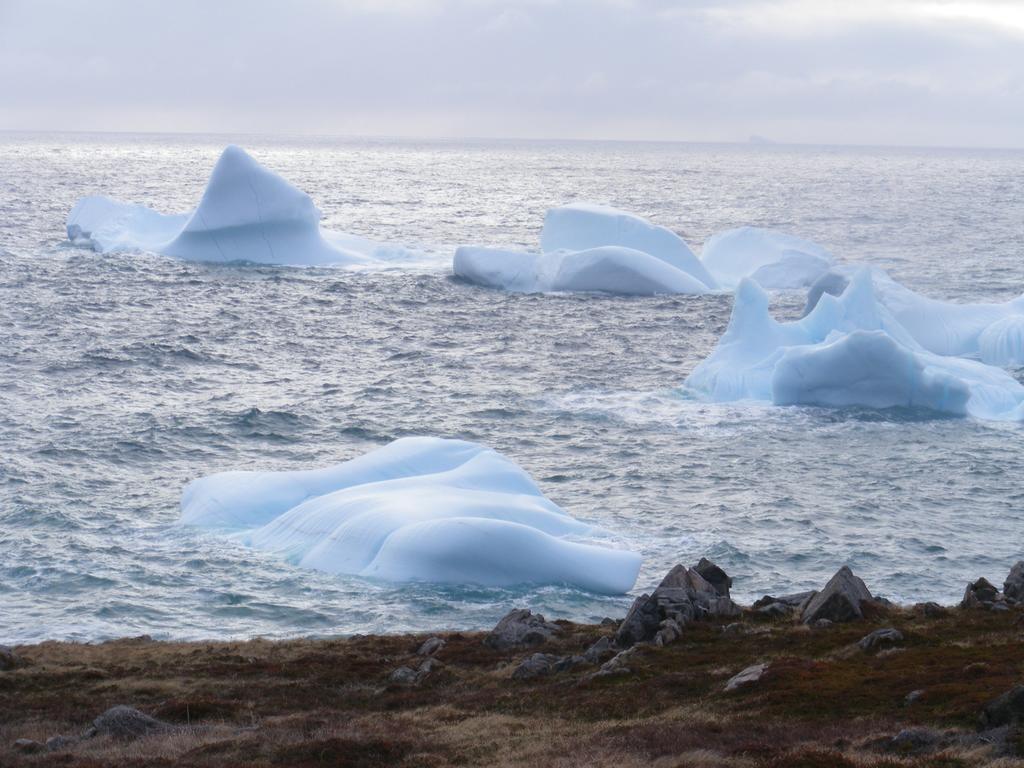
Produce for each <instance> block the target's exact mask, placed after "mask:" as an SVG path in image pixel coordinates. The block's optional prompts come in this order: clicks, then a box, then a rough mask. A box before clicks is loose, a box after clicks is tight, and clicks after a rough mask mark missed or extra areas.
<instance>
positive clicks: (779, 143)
mask: <svg viewBox="0 0 1024 768" xmlns="http://www.w3.org/2000/svg"><path fill="white" fill-rule="evenodd" d="M0 134H28V135H44V134H69V135H94V136H148V137H157V136H182V137H204V136H208V137H215V136H216V137H231V136H248V137H255V138H267V139H333V140H348V141H373V140H376V141H381V140H385V141H422V142H432V141H434V142H457V141H465V142H484V141H495V142H532V143H545V142H547V143H567V144H569V143H572V144H679V145H698V146H730V147H758V148H770V147H782V148H821V149H826V148H827V149H903V150H923V149H929V150H960V151H964V150H967V151H982V152H1024V145H1021V146H1016V147H1010V146H999V145H968V144H870V143H869V144H855V143H844V142H827V141H812V142H808V141H787V140H784V139H772V138H770V137H765V136H760V135H752V136H751V137H750V138H749V139H747V140H745V141H744V140H738V139H721V140H710V139H649V138H632V139H623V138H594V137H537V136H443V135H434V136H417V135H411V134H386V133H381V134H358V133H353V134H347V133H297V132H289V131H280V132H278V131H271V132H261V131H224V130H216V131H157V130H136V131H128V130H105V129H74V128H72V129H68V128H53V129H51V128H2V127H0Z"/></svg>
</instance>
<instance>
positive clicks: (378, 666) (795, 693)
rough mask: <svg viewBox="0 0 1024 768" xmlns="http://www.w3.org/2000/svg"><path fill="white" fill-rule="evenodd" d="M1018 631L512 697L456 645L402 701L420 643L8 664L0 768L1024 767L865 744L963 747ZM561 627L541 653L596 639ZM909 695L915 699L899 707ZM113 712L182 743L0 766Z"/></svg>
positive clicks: (260, 647) (697, 662)
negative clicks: (919, 728) (751, 671)
mask: <svg viewBox="0 0 1024 768" xmlns="http://www.w3.org/2000/svg"><path fill="white" fill-rule="evenodd" d="M1020 615H1021V614H1019V613H1016V612H1013V613H1010V614H994V613H987V612H976V613H975V612H972V613H965V612H959V611H954V612H951V613H950V615H949V616H946V617H942V618H936V619H926V618H924V617H923V616H920V615H916V614H914V613H913V612H910V611H905V610H896V611H893V612H891V613H889V614H888V615H884V614H880V615H876V616H873V617H872V618H871V619H870V620H868V621H865V622H861V623H859V624H856V625H846V626H837V627H833V628H830V629H827V630H821V631H809V630H807V629H806V628H804V627H798V626H794V625H792V624H791V623H788V622H785V621H775V622H768V621H765V620H763V619H761V618H759V617H748V618H747V619H746V620H745V622H746V624H747V629H748V630H749V631H747V632H743V633H739V634H722V632H721V631H720V629H721V628H720V627H719V626H716V625H715V624H706V625H695V626H693V627H691V628H688V630H687V633H686V635H685V637H684V638H683V639H682V640H680V641H679V642H678V643H676V644H674V645H672V646H669V647H668V648H664V649H655V648H650V649H645V650H644V651H643V652H642V653H641V654H640V655H639V659H638V661H637V662H636V663H635V664H631V666H632V667H633V668H634V674H633V675H630V676H627V677H618V678H608V679H602V680H597V681H589V682H588V681H587V680H586V679H585V677H586V674H587V672H588V671H590V670H581V671H578V672H572V673H564V674H561V675H556V676H553V677H550V678H543V679H540V680H537V681H535V682H516V681H512V680H510V679H509V673H510V672H511V669H512V668H513V665H514V664H515V663H516V662H517V661H518V660H520V659H521V658H522V657H523V656H525V655H526V654H527V652H525V651H523V652H497V651H493V650H491V649H489V648H487V647H485V646H484V645H483V644H482V642H481V636H480V635H479V634H469V633H467V634H460V633H455V634H451V635H448V636H447V640H448V644H447V645H446V646H445V648H444V649H443V650H442V651H441V652H440V653H439V654H438V658H439V659H440V660H441V661H442V662H443V664H444V666H443V667H442V668H441V669H439V670H438V671H436V672H434V673H432V674H431V675H430V676H429V677H428V678H427V679H426V680H425V681H424V682H423V683H422V684H421V685H419V686H416V687H414V688H402V687H398V686H394V685H389V684H388V682H387V675H388V673H389V672H390V671H391V670H393V669H395V668H396V667H398V666H400V665H403V664H415V663H416V662H417V661H418V659H416V657H415V656H414V653H413V651H414V649H415V648H416V647H417V646H418V645H419V643H420V642H421V641H422V640H423V639H424V638H423V637H409V636H402V637H357V638H351V639H338V640H293V641H282V642H268V641H264V640H253V641H251V642H244V643H243V642H238V643H157V642H148V641H140V640H123V641H118V642H112V643H103V644H98V645H80V644H69V643H42V644H40V645H36V646H30V647H22V648H18V649H17V650H18V652H19V653H20V654H21V655H22V656H23V657H25V658H26V659H27V660H28V664H27V665H26V666H25V667H23V668H20V669H17V670H14V671H12V672H3V673H0V766H8V765H12V766H13V765H30V766H31V765H38V766H51V765H52V766H57V765H60V766H71V767H74V768H86V767H87V768H99V767H101V766H122V765H126V766H150V765H157V766H159V765H168V766H170V765H175V766H178V765H182V766H204V767H205V766H289V767H292V766H296V767H299V768H302V767H303V766H322V765H334V766H349V767H350V768H357V767H362V766H378V765H395V766H437V767H438V768H441V767H446V766H517V767H518V766H531V768H542V767H546V766H557V767H559V768H577V767H582V766H616V768H630V766H641V765H642V766H658V767H659V768H660V767H666V768H667V767H668V766H693V767H694V768H720V767H721V768H726V767H728V768H783V766H784V767H785V768H800V767H801V766H803V767H804V768H850V767H854V768H895V766H905V767H908V768H924V767H925V766H934V767H935V768H962V767H963V766H982V765H984V766H989V767H990V768H1024V761H1020V760H1018V759H1017V758H1015V757H1011V756H1005V755H1001V754H999V749H996V748H993V747H991V746H986V745H982V744H978V743H976V742H971V741H970V740H969V739H968V740H967V741H966V742H965V743H963V744H959V745H956V746H950V747H947V748H946V749H945V750H943V751H941V752H938V753H935V754H931V755H927V756H920V757H895V756H891V755H886V754H883V753H881V752H880V751H879V750H878V749H877V747H873V746H871V745H872V744H873V743H874V742H877V740H878V739H879V738H880V737H884V736H886V735H889V736H891V735H892V734H894V733H896V732H897V731H899V730H900V729H901V728H903V727H907V726H911V725H923V726H929V727H934V728H939V729H943V730H948V731H950V732H952V733H955V734H959V735H962V736H964V737H969V736H970V734H972V733H973V731H974V726H975V721H976V716H977V712H978V709H979V708H980V706H981V705H982V704H983V703H984V702H986V701H988V700H990V699H992V698H993V697H995V696H996V695H998V694H1000V693H1002V692H1003V691H1005V690H1006V689H1008V688H1009V687H1011V686H1012V685H1014V684H1016V683H1018V682H1021V679H1022V677H1024V643H1022V642H1021V639H1022V638H1021V629H1020V626H1019V625H1018V624H1017V619H1018V617H1019V616H1020ZM889 625H895V626H897V627H898V628H899V629H901V631H903V633H904V634H905V636H906V641H905V643H903V644H902V646H901V647H902V650H901V651H900V652H897V653H880V654H871V655H869V654H864V653H861V652H859V651H856V650H853V644H854V643H855V642H856V641H857V640H858V639H859V638H860V637H862V636H863V635H865V634H866V633H867V632H869V631H871V630H872V629H875V628H877V627H880V626H889ZM562 626H563V630H564V631H563V633H562V635H561V636H560V637H559V638H558V640H557V641H555V642H554V643H552V644H551V645H550V648H549V649H548V650H550V651H551V652H554V653H571V652H578V651H580V650H582V649H583V648H585V647H586V646H587V645H588V644H589V643H591V642H593V641H594V640H596V639H597V638H598V637H599V636H601V635H602V634H607V633H608V632H609V630H608V629H607V628H603V627H590V626H577V625H571V624H568V623H563V625H562ZM760 661H771V662H772V666H771V668H770V671H769V673H768V675H767V676H766V677H765V678H764V679H763V680H762V681H761V683H759V684H758V685H756V686H754V687H752V688H750V689H749V690H744V691H741V692H739V693H736V694H730V695H725V694H723V693H722V687H723V683H724V681H725V680H726V679H727V678H728V677H729V676H730V675H732V674H735V673H736V672H738V671H739V670H740V669H742V668H744V667H746V666H748V665H750V664H753V663H756V662H760ZM916 689H923V690H924V691H925V693H924V695H923V696H922V697H921V699H920V700H919V701H918V702H917V703H915V704H914V705H913V706H910V707H907V706H905V705H904V698H905V696H906V694H907V693H908V692H910V691H912V690H916ZM115 704H127V705H130V706H134V707H137V708H139V709H141V710H143V711H144V712H147V713H148V714H151V715H154V716H156V717H159V718H162V719H164V720H167V721H169V722H172V723H175V724H178V725H181V726H183V727H182V728H181V729H179V730H177V731H175V732H173V733H168V734H161V735H155V736H150V737H148V738H145V739H140V740H138V741H135V742H131V743H123V742H116V741H112V740H109V739H105V738H97V739H93V740H89V741H86V742H82V743H81V744H79V745H76V746H74V747H72V748H70V749H67V750H64V751H60V752H53V753H44V754H39V755H31V756H25V755H21V754H19V753H18V752H16V751H14V750H13V749H12V748H11V745H12V743H13V742H14V740H15V739H18V738H31V739H36V740H39V741H43V740H45V739H46V738H47V737H49V736H52V735H54V734H58V733H61V734H74V733H80V732H81V731H82V730H83V729H84V728H85V727H87V726H88V724H89V723H90V721H91V720H92V718H94V717H95V716H96V715H97V714H99V713H100V712H102V711H103V710H105V709H106V708H108V707H110V706H113V705H115ZM1014 740H1016V737H1015V738H1014V739H1011V741H1014Z"/></svg>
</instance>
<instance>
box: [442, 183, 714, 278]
mask: <svg viewBox="0 0 1024 768" xmlns="http://www.w3.org/2000/svg"><path fill="white" fill-rule="evenodd" d="M452 270H453V272H454V273H455V275H456V276H457V277H461V278H463V279H464V280H467V281H469V282H472V283H476V284H477V285H484V286H487V287H489V288H501V289H504V290H508V291H516V292H520V293H545V292H550V291H577V292H589V291H600V292H603V293H615V294H623V295H639V296H652V295H655V294H666V293H687V294H703V293H708V292H709V291H710V290H712V289H713V288H715V287H716V283H715V281H714V278H713V277H711V275H710V274H708V272H707V270H706V269H705V268H704V266H703V265H702V264H701V263H700V260H699V259H698V258H697V257H696V256H695V255H694V254H693V251H691V250H690V247H689V246H688V245H687V244H686V243H685V242H684V241H683V239H682V238H680V237H679V236H678V235H676V234H675V233H674V232H671V231H670V230H668V229H666V228H665V227H659V226H656V225H654V224H651V223H650V222H648V221H646V220H644V219H642V218H640V217H639V216H634V215H633V214H630V213H626V212H624V211H619V210H616V209H614V208H607V207H604V206H598V205H591V204H584V203H575V204H572V205H566V206H563V207H561V208H553V209H551V210H550V211H548V213H547V216H546V217H545V219H544V228H543V230H542V232H541V252H540V253H529V252H524V251H510V250H504V249H499V248H478V247H471V246H463V247H461V248H459V249H458V250H457V251H456V252H455V258H454V260H453V263H452Z"/></svg>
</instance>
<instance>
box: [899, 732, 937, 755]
mask: <svg viewBox="0 0 1024 768" xmlns="http://www.w3.org/2000/svg"><path fill="white" fill-rule="evenodd" d="M941 738H942V736H941V734H939V733H938V732H936V731H933V730H932V729H930V728H906V729H904V730H902V731H900V732H899V733H897V734H896V735H895V736H893V737H892V739H891V740H890V741H889V743H888V745H886V748H885V751H886V752H893V753H895V754H898V755H920V754H922V753H924V752H928V751H930V750H931V749H933V748H934V747H935V746H936V745H938V743H939V741H940V739H941Z"/></svg>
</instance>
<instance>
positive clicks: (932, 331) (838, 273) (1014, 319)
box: [804, 266, 1024, 366]
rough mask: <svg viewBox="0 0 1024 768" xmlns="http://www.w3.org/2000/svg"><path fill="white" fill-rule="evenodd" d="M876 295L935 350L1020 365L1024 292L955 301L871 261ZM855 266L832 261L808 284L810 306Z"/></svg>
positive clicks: (837, 288) (836, 287) (843, 282)
mask: <svg viewBox="0 0 1024 768" xmlns="http://www.w3.org/2000/svg"><path fill="white" fill-rule="evenodd" d="M870 269H871V273H872V279H873V280H874V284H875V287H876V293H877V296H878V300H879V301H880V302H881V303H882V304H883V305H884V306H885V307H886V309H888V310H889V312H891V313H892V316H893V317H894V318H895V319H896V320H898V321H899V323H900V324H901V325H902V326H903V327H904V328H905V329H906V330H907V331H908V332H909V333H910V335H911V336H913V337H914V339H915V340H916V341H917V343H918V344H920V345H921V346H922V347H924V348H925V349H927V350H928V351H930V352H935V353H936V354H939V355H953V356H956V357H970V358H980V359H981V360H982V361H984V362H986V363H988V364H990V365H999V366H1021V365H1024V296H1020V297H1018V298H1016V299H1013V300H1011V301H1007V302H1003V303H992V302H987V303H985V302H979V303H968V304H957V303H955V302H952V301H941V300H939V299H932V298H929V297H927V296H922V295H921V294H919V293H916V292H914V291H912V290H910V289H909V288H907V287H906V286H905V285H902V284H900V283H898V282H896V281H895V280H893V279H892V278H891V277H889V275H887V274H886V273H885V272H884V271H883V270H881V269H878V268H877V267H871V268H870ZM853 273H854V268H853V267H849V266H836V267H833V268H832V269H831V270H830V271H829V272H827V273H826V274H824V275H822V277H821V278H819V280H818V281H817V282H816V283H815V284H814V285H812V286H811V289H810V291H809V292H808V295H807V308H806V309H805V310H804V311H805V313H806V312H809V311H810V310H811V309H813V307H814V306H815V305H816V304H817V303H818V301H819V300H820V298H821V296H822V295H823V294H828V293H831V294H836V293H840V292H842V290H843V288H844V286H845V285H846V284H847V282H849V280H850V277H851V275H852V274H853Z"/></svg>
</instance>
